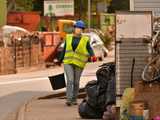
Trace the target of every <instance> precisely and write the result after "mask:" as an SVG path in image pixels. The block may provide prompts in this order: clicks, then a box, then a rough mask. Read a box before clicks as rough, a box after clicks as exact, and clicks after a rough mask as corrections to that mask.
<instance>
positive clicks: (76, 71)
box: [61, 20, 96, 106]
mask: <svg viewBox="0 0 160 120" xmlns="http://www.w3.org/2000/svg"><path fill="white" fill-rule="evenodd" d="M84 29H85V23H84V22H83V21H82V20H78V21H77V22H76V23H75V25H74V33H73V34H67V35H66V39H65V44H64V50H63V54H62V55H61V58H62V59H63V63H64V71H65V75H66V78H67V89H66V95H67V101H66V104H67V105H68V106H71V105H76V104H77V96H78V92H79V82H80V77H81V74H82V71H83V69H84V67H85V65H86V63H87V62H88V58H91V61H92V62H95V61H96V57H95V56H94V52H93V49H92V47H91V46H90V42H89V41H90V40H89V36H86V35H82V32H83V30H84Z"/></svg>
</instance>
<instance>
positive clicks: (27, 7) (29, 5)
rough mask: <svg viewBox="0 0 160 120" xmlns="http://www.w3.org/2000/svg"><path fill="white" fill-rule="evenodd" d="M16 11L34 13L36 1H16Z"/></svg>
mask: <svg viewBox="0 0 160 120" xmlns="http://www.w3.org/2000/svg"><path fill="white" fill-rule="evenodd" d="M15 2H16V9H17V10H19V11H32V10H33V2H34V0H15Z"/></svg>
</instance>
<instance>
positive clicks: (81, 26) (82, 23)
mask: <svg viewBox="0 0 160 120" xmlns="http://www.w3.org/2000/svg"><path fill="white" fill-rule="evenodd" d="M74 27H77V28H82V29H85V23H84V22H83V21H82V20H78V21H76V23H75V24H74Z"/></svg>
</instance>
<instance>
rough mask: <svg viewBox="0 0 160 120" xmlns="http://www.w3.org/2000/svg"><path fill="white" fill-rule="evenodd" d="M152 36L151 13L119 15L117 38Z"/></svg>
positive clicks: (117, 15)
mask: <svg viewBox="0 0 160 120" xmlns="http://www.w3.org/2000/svg"><path fill="white" fill-rule="evenodd" d="M144 36H149V37H151V36H152V14H151V13H117V14H116V38H117V39H118V38H143V37H144Z"/></svg>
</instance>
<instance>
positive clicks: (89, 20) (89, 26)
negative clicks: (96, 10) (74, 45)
mask: <svg viewBox="0 0 160 120" xmlns="http://www.w3.org/2000/svg"><path fill="white" fill-rule="evenodd" d="M90 28H91V0H88V30H89V31H90Z"/></svg>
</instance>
